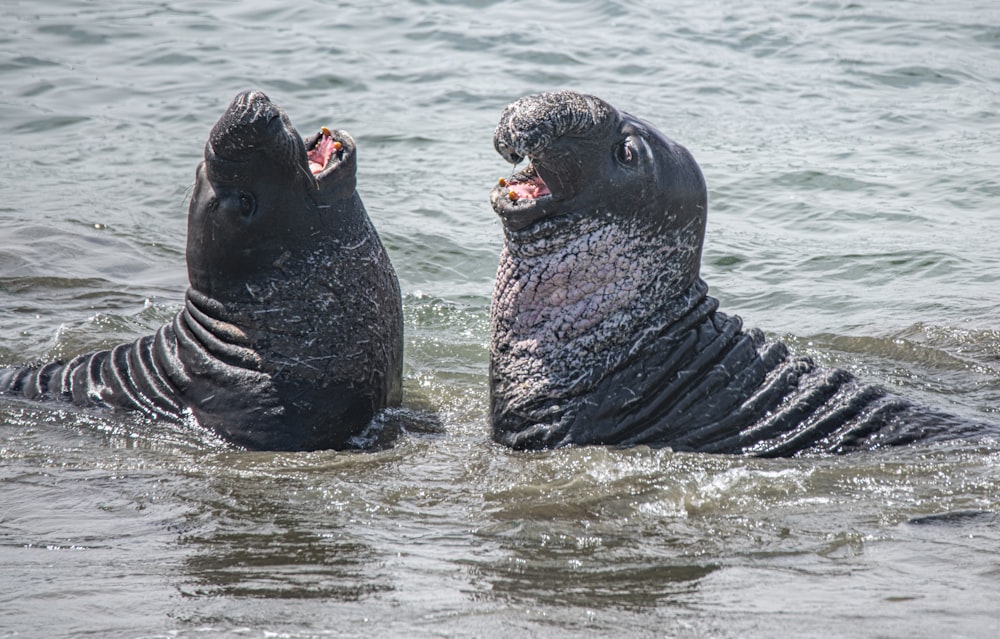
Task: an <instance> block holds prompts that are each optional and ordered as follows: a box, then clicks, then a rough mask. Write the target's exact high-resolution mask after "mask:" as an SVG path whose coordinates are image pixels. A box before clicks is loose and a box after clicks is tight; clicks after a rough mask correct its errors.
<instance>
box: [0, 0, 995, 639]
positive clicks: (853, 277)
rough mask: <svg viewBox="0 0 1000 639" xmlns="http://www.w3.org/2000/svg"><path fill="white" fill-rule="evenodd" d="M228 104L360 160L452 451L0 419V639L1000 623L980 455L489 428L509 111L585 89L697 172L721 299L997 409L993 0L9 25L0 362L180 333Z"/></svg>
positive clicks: (941, 391)
mask: <svg viewBox="0 0 1000 639" xmlns="http://www.w3.org/2000/svg"><path fill="white" fill-rule="evenodd" d="M248 87H256V88H260V89H263V90H264V91H266V92H267V93H268V94H269V95H270V96H271V98H272V99H274V100H275V101H276V102H277V103H278V104H280V105H282V106H283V107H284V108H285V109H286V110H287V111H288V113H289V115H290V116H291V118H292V120H293V122H294V123H295V124H296V126H297V127H298V129H299V130H300V132H303V133H308V132H312V131H314V130H316V129H317V128H318V127H320V126H330V127H338V128H345V129H347V130H348V131H350V132H351V133H352V134H353V135H354V136H355V138H356V139H357V141H358V145H359V192H360V193H361V195H362V198H363V199H364V201H365V203H366V205H367V207H368V209H369V212H370V214H371V217H372V218H373V220H374V222H375V224H376V226H377V227H378V229H379V230H380V233H381V234H382V237H383V239H384V241H385V243H386V245H387V248H388V250H389V253H390V256H391V258H392V260H393V262H394V264H395V266H396V269H397V271H398V273H399V276H400V282H401V285H402V289H403V292H404V308H405V315H406V360H405V362H406V363H405V376H406V377H405V392H406V400H405V401H406V403H407V404H408V405H409V406H414V407H419V408H422V409H430V410H433V411H435V412H436V413H437V414H438V415H439V416H440V418H441V422H442V426H443V432H441V433H437V434H427V433H413V434H410V435H407V436H405V437H404V438H403V439H402V440H401V441H400V442H399V443H398V444H397V445H395V446H394V447H393V448H391V449H389V450H386V451H382V452H377V453H369V454H351V453H337V452H321V453H308V454H287V453H282V454H272V453H248V452H242V451H238V450H232V449H227V448H225V447H223V446H220V445H219V444H218V443H216V442H213V441H211V440H210V439H209V438H200V437H198V436H197V435H195V434H192V433H189V432H183V431H180V430H170V429H163V428H162V427H161V428H159V429H153V430H150V429H149V428H148V425H145V424H143V423H142V422H140V421H129V420H123V421H115V420H111V419H109V418H107V417H106V416H102V415H100V414H92V413H80V412H76V411H72V410H64V409H61V408H59V407H56V406H27V405H20V404H11V403H0V637H70V636H72V637H81V636H94V637H432V636H440V637H495V636H502V637H522V636H523V637H528V636H539V637H582V636H595V637H596V636H601V637H606V636H613V637H773V636H795V637H900V636H906V637H939V636H951V637H958V636H964V637H995V636H998V634H1000V515H996V514H994V513H998V512H1000V443H997V442H996V441H990V440H987V441H985V442H981V443H976V444H970V443H961V442H956V443H953V444H948V445H940V446H915V447H912V448H908V449H901V450H894V451H886V452H880V453H873V454H859V455H852V456H849V457H843V458H820V459H815V458H812V459H796V460H778V461H763V460H754V459H744V458H736V457H724V456H707V455H693V454H675V453H672V452H670V451H668V450H649V449H646V448H635V449H629V450H615V449H604V448H581V449H571V450H559V451H553V452H547V453H541V454H523V453H514V452H511V451H508V450H506V449H503V448H500V447H497V446H495V445H493V444H492V443H491V442H490V441H489V436H488V435H489V425H488V421H487V415H486V408H487V388H486V382H487V350H486V343H487V340H488V330H489V327H488V306H489V299H490V292H491V285H492V279H493V275H494V270H495V267H496V260H497V255H498V252H499V250H500V245H501V231H500V226H499V224H498V222H497V220H496V219H495V216H494V215H493V214H492V211H491V210H490V207H489V204H488V197H487V193H488V190H489V189H490V188H491V186H492V185H493V184H494V183H495V180H496V179H497V178H498V177H500V176H503V175H507V174H508V173H509V170H510V169H509V167H508V166H507V165H505V163H504V162H503V160H502V159H501V158H500V157H499V156H498V155H497V154H495V152H494V151H493V149H492V144H491V135H492V130H493V126H494V125H495V123H496V121H497V118H498V117H499V114H500V111H501V110H502V108H503V107H504V105H506V104H507V103H508V102H510V101H512V100H514V99H516V98H517V97H519V96H521V95H525V94H528V93H533V92H537V91H541V90H548V89H558V88H572V89H576V90H581V91H587V92H592V93H595V94H597V95H599V96H601V97H603V98H605V99H607V100H609V101H610V102H612V103H613V104H616V105H618V106H619V107H621V108H623V109H625V110H628V111H630V112H632V113H634V114H636V115H639V116H641V117H644V118H646V119H648V120H650V121H652V122H653V123H655V124H656V125H657V126H659V127H660V128H661V129H662V130H663V131H664V132H665V133H667V134H668V135H670V136H671V137H673V138H674V139H676V140H678V141H679V142H681V143H682V144H684V145H685V146H687V147H688V148H689V149H690V150H691V151H692V152H693V154H694V155H695V157H696V158H697V159H698V161H699V163H700V164H701V166H702V169H703V170H704V172H705V175H706V178H707V181H708V184H709V190H710V218H709V226H708V235H707V240H706V247H705V257H704V264H703V275H704V276H705V278H706V280H707V281H708V282H709V284H710V286H711V292H712V294H714V295H715V296H717V297H719V298H720V299H721V300H722V306H723V309H724V310H726V311H727V312H729V313H733V314H739V315H741V316H742V317H743V318H744V320H745V322H746V324H747V325H749V326H758V327H761V328H763V329H764V330H765V331H767V333H768V334H769V335H770V336H771V337H773V338H777V339H784V340H786V341H787V342H788V343H790V344H791V345H792V346H793V348H794V349H795V350H796V351H797V352H801V353H808V354H810V355H812V356H814V357H815V358H816V359H817V360H819V361H821V362H823V363H825V364H835V365H839V366H843V367H846V368H848V369H850V370H852V371H854V372H856V373H857V374H858V375H860V376H861V377H863V378H865V379H869V380H872V381H876V382H879V383H882V384H885V385H887V386H889V387H891V388H893V389H894V390H896V391H898V392H900V393H903V394H905V395H907V396H910V397H912V398H914V399H917V400H919V401H924V402H927V403H931V404H934V405H936V406H940V407H944V408H946V409H948V410H952V411H954V412H958V413H961V414H965V415H969V416H974V417H979V418H986V419H992V420H994V421H1000V320H998V319H997V311H998V309H1000V285H998V281H1000V259H998V250H997V247H998V245H1000V211H998V207H997V202H998V196H1000V178H998V171H997V167H998V164H1000V151H998V149H1000V144H998V143H1000V118H998V93H1000V91H998V90H1000V8H998V7H997V5H996V4H995V3H993V2H987V1H980V2H955V3H941V2H918V1H883V2H864V1H862V2H800V1H792V0H785V1H781V2H771V3H757V2H755V3H721V2H711V1H705V0H701V1H697V2H693V1H679V2H639V1H634V2H632V1H630V2H616V1H613V0H590V1H586V2H569V1H557V0H532V1H531V2H523V1H516V2H503V3H501V2H488V1H478V2H476V1H467V2H461V1H458V0H454V1H444V0H441V1H432V0H422V1H417V0H411V1H407V2H391V3H372V2H368V1H364V2H337V3H324V2H315V1H309V0H305V1H300V2H295V3H285V2H267V1H263V0H262V1H258V2H242V3H231V2H220V1H216V0H201V1H199V2H178V1H174V0H169V1H165V2H160V3H156V4H152V3H125V2H121V1H120V0H102V1H101V2H83V1H77V2H55V1H46V2H19V1H17V0H4V2H3V3H2V5H0V327H2V329H3V331H2V339H0V364H11V363H15V362H23V361H26V360H32V359H39V358H49V357H56V356H66V355H71V354H74V353H77V352H81V351H85V350H90V349H94V348H97V347H106V346H110V345H113V344H116V343H119V342H122V341H130V340H132V339H134V338H136V337H138V336H141V335H144V334H148V333H150V332H152V331H153V330H155V329H156V328H157V327H159V326H160V325H161V324H162V323H164V322H166V321H168V320H169V319H170V318H171V317H172V316H173V314H174V313H175V312H176V311H177V310H178V309H179V308H180V304H181V301H182V296H183V292H184V289H185V287H186V272H185V266H184V241H185V217H186V209H187V199H188V196H189V194H190V186H191V184H192V180H193V175H194V169H195V166H196V164H197V162H198V161H199V159H200V156H201V153H202V149H203V145H204V143H205V140H206V137H207V134H208V131H209V129H210V128H211V126H212V124H213V123H214V122H215V120H216V119H217V118H218V117H219V116H220V115H221V114H222V112H223V111H224V109H225V107H226V105H227V104H228V102H229V100H230V99H231V98H232V97H233V95H235V94H236V93H237V92H238V91H240V90H242V89H244V88H248ZM944 513H952V514H951V515H950V516H946V517H941V518H934V517H932V518H931V519H921V518H926V517H928V516H934V515H940V514H944ZM956 513H957V514H956Z"/></svg>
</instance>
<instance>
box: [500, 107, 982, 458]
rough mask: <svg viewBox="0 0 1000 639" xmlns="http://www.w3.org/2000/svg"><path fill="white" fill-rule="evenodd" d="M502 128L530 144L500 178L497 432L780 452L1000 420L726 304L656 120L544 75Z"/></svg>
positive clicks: (686, 187)
mask: <svg viewBox="0 0 1000 639" xmlns="http://www.w3.org/2000/svg"><path fill="white" fill-rule="evenodd" d="M494 146H495V148H496V150H497V151H498V152H499V153H500V155H502V156H503V157H504V158H505V159H506V160H507V161H508V162H511V163H513V164H517V163H519V162H520V161H521V160H523V159H525V158H527V159H528V160H529V163H528V166H527V168H526V169H524V170H522V171H521V172H519V173H517V174H515V175H514V176H512V177H511V178H510V179H508V180H501V181H500V184H499V185H498V186H496V187H495V188H494V189H493V191H492V192H491V194H490V199H491V202H492V205H493V208H494V210H495V211H496V213H497V214H498V215H499V216H500V219H501V220H502V222H503V230H504V245H503V250H502V252H501V256H500V265H499V269H498V271H497V279H496V285H495V288H494V294H493V302H492V308H491V325H492V336H491V340H490V416H491V420H492V425H493V437H494V439H495V440H496V441H498V442H500V443H503V444H506V445H508V446H511V447H513V448H517V449H543V448H554V447H559V446H566V445H571V444H607V445H619V446H630V445H639V444H646V445H652V446H669V447H671V448H673V449H674V450H682V451H700V452H710V453H741V454H750V455H758V456H763V457H777V456H790V455H796V454H799V453H804V452H813V453H820V452H829V453H843V452H848V451H852V450H858V449H871V448H877V447H880V446H886V445H897V444H904V443H908V442H913V441H917V440H929V439H935V438H946V437H954V436H957V435H959V434H967V433H973V432H979V431H981V429H982V428H983V427H984V426H989V427H992V428H993V429H994V432H996V429H995V426H994V425H985V424H979V423H974V422H972V421H970V420H967V419H964V418H959V417H956V416H952V415H947V414H944V413H942V412H939V411H935V410H929V409H925V408H922V407H919V406H916V405H914V404H913V403H911V402H910V401H908V400H906V399H903V398H901V397H897V396H895V395H893V394H891V393H890V392H888V391H887V390H885V389H884V388H881V387H879V386H874V385H870V384H865V383H862V382H860V381H859V380H857V379H856V378H855V377H854V376H853V375H852V374H851V373H849V372H847V371H844V370H841V369H838V368H824V367H821V366H817V365H816V364H815V363H814V362H813V361H812V360H811V359H809V358H808V357H801V356H794V355H792V354H790V353H789V350H788V349H787V348H786V347H785V345H783V344H781V343H772V342H768V341H767V340H766V339H765V337H764V334H763V333H762V332H760V331H759V330H744V329H743V325H742V321H741V320H740V318H739V317H736V316H730V315H726V314H723V313H721V312H719V311H718V306H719V304H718V302H717V301H716V300H715V299H713V298H712V297H710V296H708V294H707V291H708V286H707V285H706V284H705V282H704V281H703V280H702V279H701V277H700V272H699V271H700V263H701V250H702V243H703V240H704V235H705V222H706V215H707V211H708V205H707V192H706V187H705V179H704V177H703V176H702V172H701V169H700V168H699V167H698V164H697V163H696V162H695V160H694V158H693V157H692V156H691V154H690V153H689V152H688V151H687V149H685V148H684V147H682V146H681V145H679V144H677V143H676V142H673V141H672V140H670V139H669V138H667V137H666V136H664V135H663V134H662V133H660V132H659V131H657V130H656V129H655V128H654V127H653V126H652V125H650V124H649V123H647V122H645V121H643V120H640V119H639V118H635V117H633V116H631V115H629V114H627V113H623V112H621V111H619V110H617V109H616V108H614V107H613V106H611V105H610V104H608V103H607V102H605V101H603V100H600V99H598V98H596V97H594V96H590V95H581V94H579V93H573V92H569V91H563V92H557V93H542V94H539V95H532V96H528V97H525V98H522V99H520V100H518V101H516V102H514V103H513V104H511V105H509V106H508V107H507V108H506V109H505V110H504V112H503V114H502V116H501V117H500V122H499V124H498V125H497V128H496V132H495V134H494Z"/></svg>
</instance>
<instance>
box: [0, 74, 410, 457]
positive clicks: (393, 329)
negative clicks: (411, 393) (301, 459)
mask: <svg viewBox="0 0 1000 639" xmlns="http://www.w3.org/2000/svg"><path fill="white" fill-rule="evenodd" d="M356 170H357V156H356V148H355V143H354V140H353V139H352V138H351V136H350V135H348V134H347V133H346V132H344V131H330V130H328V129H325V128H324V129H323V130H322V131H320V132H319V133H317V134H315V135H313V136H311V137H309V138H308V139H305V140H303V139H302V138H301V137H299V135H298V133H296V131H295V129H294V128H293V127H292V124H291V122H290V120H289V119H288V117H287V116H286V115H285V113H284V111H282V110H281V109H280V108H279V107H277V106H276V105H274V104H273V103H272V102H271V101H270V100H269V99H268V97H267V96H266V95H264V94H263V93H261V92H259V91H247V92H243V93H240V94H239V95H237V96H236V97H235V99H233V101H232V103H231V104H230V106H229V108H228V110H227V111H226V113H225V114H224V115H223V116H222V117H221V118H220V119H219V121H218V122H217V123H216V124H215V126H214V127H213V128H212V131H211V134H210V135H209V139H208V143H207V144H206V145H205V159H204V161H203V162H201V163H200V164H199V166H198V169H197V172H196V178H195V185H194V191H193V194H192V196H191V202H190V207H189V210H188V236H187V267H188V278H189V280H190V287H189V288H188V290H187V295H186V299H185V303H184V308H183V310H181V311H180V312H179V313H178V314H177V316H176V317H175V318H174V320H173V321H172V322H170V323H168V324H167V325H165V326H163V327H162V328H160V329H159V330H158V331H157V332H156V333H155V334H154V335H149V336H146V337H142V338H140V339H138V340H136V341H134V342H132V343H126V344H121V345H119V346H117V347H115V348H112V349H110V350H102V351H97V352H92V353H87V354H84V355H80V356H78V357H75V358H73V359H72V360H70V361H68V362H65V363H63V362H51V363H47V364H44V365H35V366H25V367H21V368H12V369H4V370H2V371H0V392H2V393H4V394H7V395H14V396H16V397H20V398H24V399H30V400H44V399H56V400H64V401H69V402H72V403H73V404H76V405H77V406H81V407H91V406H102V407H110V408H113V409H116V410H126V411H137V412H139V413H142V414H144V415H147V416H149V417H151V418H155V419H164V420H171V421H185V420H188V419H190V418H191V417H193V418H194V420H196V422H197V423H198V424H200V425H201V426H204V427H206V428H210V429H212V430H214V431H215V432H217V433H218V434H219V435H220V436H222V437H223V438H224V439H226V440H228V441H230V442H232V443H234V444H237V445H240V446H244V447H246V448H250V449H259V450H316V449H327V448H345V447H350V446H351V445H352V444H351V438H352V437H354V436H355V435H357V434H358V433H359V432H361V431H363V430H364V429H365V428H366V427H367V426H368V425H369V423H371V422H372V419H373V417H374V416H375V415H376V413H377V412H378V411H380V410H381V409H383V408H386V407H389V406H395V405H398V404H399V403H400V401H401V395H402V353H403V342H402V339H403V338H402V335H403V325H402V302H401V297H400V291H399V283H398V281H397V279H396V274H395V272H394V271H393V268H392V265H391V264H390V263H389V258H388V256H387V255H386V252H385V249H384V248H383V246H382V243H381V241H380V239H379V236H378V234H377V233H376V231H375V228H374V227H373V226H372V223H371V221H370V220H369V218H368V214H367V212H366V211H365V207H364V205H363V204H362V202H361V198H360V197H359V196H358V193H357V191H356V190H355V186H356V183H357V174H356Z"/></svg>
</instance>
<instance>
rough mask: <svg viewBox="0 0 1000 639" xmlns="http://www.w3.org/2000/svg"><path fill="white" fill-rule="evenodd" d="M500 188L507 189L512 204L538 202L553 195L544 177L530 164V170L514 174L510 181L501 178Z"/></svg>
mask: <svg viewBox="0 0 1000 639" xmlns="http://www.w3.org/2000/svg"><path fill="white" fill-rule="evenodd" d="M500 187H501V188H503V187H506V188H507V199H508V200H510V201H511V202H517V201H518V200H537V199H539V198H542V197H545V196H551V195H552V191H551V190H550V189H549V185H548V184H546V183H545V180H543V179H542V176H540V175H538V171H536V170H535V166H534V165H533V164H531V163H530V162H529V163H528V168H526V169H525V170H523V171H521V172H520V173H516V174H514V175H513V176H511V177H510V179H509V180H505V179H504V178H500Z"/></svg>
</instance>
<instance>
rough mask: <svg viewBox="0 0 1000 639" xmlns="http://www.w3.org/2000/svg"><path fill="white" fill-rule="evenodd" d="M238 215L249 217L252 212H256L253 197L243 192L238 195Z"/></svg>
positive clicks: (255, 203)
mask: <svg viewBox="0 0 1000 639" xmlns="http://www.w3.org/2000/svg"><path fill="white" fill-rule="evenodd" d="M239 202H240V215H242V216H243V217H250V216H251V215H253V212H254V211H255V210H257V202H255V201H254V199H253V195H251V194H249V193H247V192H245V191H244V192H243V193H240V200H239Z"/></svg>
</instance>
